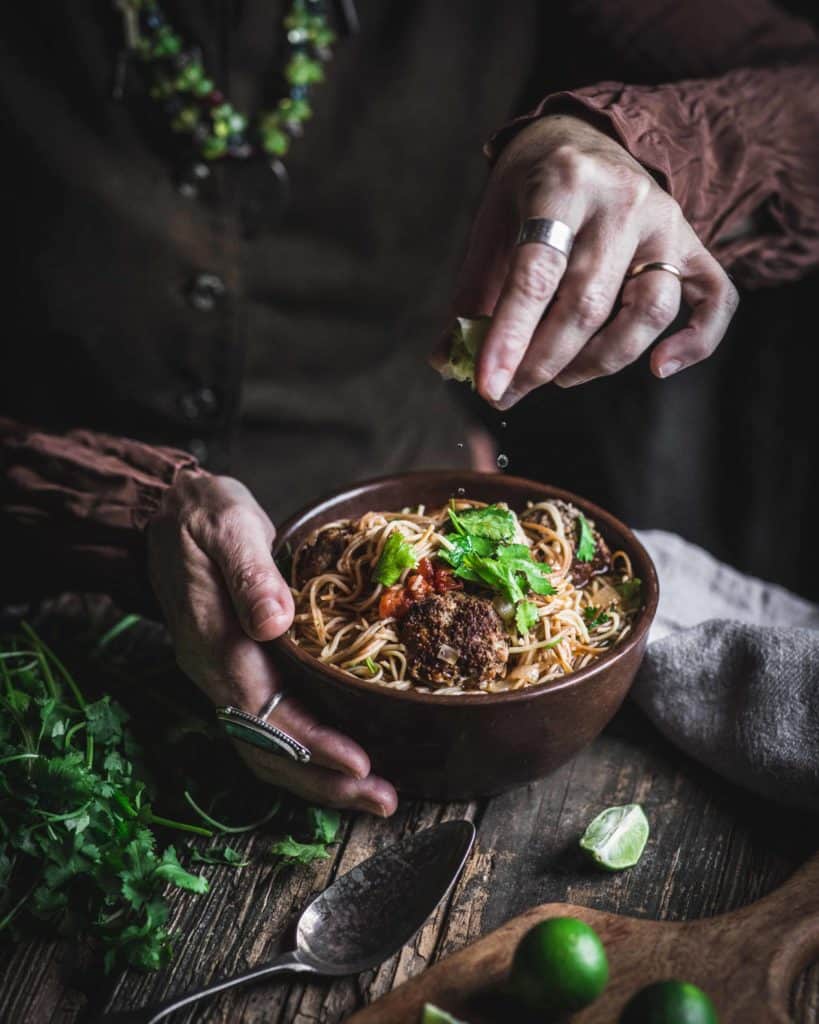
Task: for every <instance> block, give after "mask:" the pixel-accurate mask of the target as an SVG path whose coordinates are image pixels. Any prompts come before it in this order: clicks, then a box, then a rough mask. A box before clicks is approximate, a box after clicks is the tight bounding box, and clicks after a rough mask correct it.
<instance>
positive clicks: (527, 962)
mask: <svg viewBox="0 0 819 1024" xmlns="http://www.w3.org/2000/svg"><path fill="white" fill-rule="evenodd" d="M608 980H609V962H608V958H607V957H606V950H605V949H604V948H603V943H602V942H601V941H600V937H599V936H598V934H597V932H596V931H595V930H594V929H593V928H590V927H589V926H588V925H587V924H586V923H585V922H584V921H578V920H577V918H575V917H553V918H551V920H549V921H541V923H540V924H536V925H535V927H534V928H532V929H531V931H528V932H527V933H526V935H524V936H523V938H522V939H521V942H520V945H519V946H518V948H517V950H516V951H515V958H514V960H513V962H512V973H511V975H510V978H509V988H510V990H511V991H512V993H513V994H514V995H515V996H516V997H517V998H518V999H519V1000H520V1001H521V1002H522V1003H524V1004H525V1005H526V1006H528V1007H530V1008H531V1009H533V1010H539V1011H542V1012H545V1013H571V1012H572V1011H574V1010H581V1009H582V1008H583V1007H584V1006H588V1005H589V1003H592V1002H594V1000H595V999H596V998H597V997H598V996H599V995H600V993H601V992H602V991H603V989H604V988H605V987H606V983H607V982H608Z"/></svg>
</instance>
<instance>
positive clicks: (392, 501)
mask: <svg viewBox="0 0 819 1024" xmlns="http://www.w3.org/2000/svg"><path fill="white" fill-rule="evenodd" d="M460 487H463V488H464V490H465V493H466V497H468V498H472V499H475V500H477V501H486V502H497V501H505V502H507V503H508V505H509V507H510V508H512V509H514V510H516V511H521V510H522V509H523V508H525V507H526V502H527V501H544V500H547V499H550V498H562V499H564V500H565V501H570V502H572V503H573V504H574V505H576V506H577V507H578V508H580V509H582V510H583V512H584V513H585V514H586V515H587V516H588V517H589V518H591V519H593V520H594V521H595V523H596V524H597V527H598V529H599V530H600V532H601V533H602V535H603V536H604V537H605V539H606V540H607V541H608V543H609V545H610V546H611V548H612V550H615V549H621V550H623V551H625V552H627V554H628V555H629V556H630V558H631V561H632V565H633V567H634V574H635V575H636V576H638V577H639V578H640V579H641V580H642V581H643V607H642V609H641V611H640V612H639V613H638V615H637V618H636V619H635V622H634V628H633V629H632V632H631V634H630V635H629V636H628V637H627V638H626V639H625V640H624V641H623V642H622V643H620V644H618V645H617V646H616V647H614V648H613V649H612V650H611V651H610V652H609V653H607V654H604V655H603V656H602V657H600V658H599V659H598V660H597V661H596V662H595V663H594V664H593V665H590V666H588V667H587V668H584V669H581V670H580V671H579V672H575V673H573V674H571V675H569V676H566V677H565V678H562V679H558V680H557V681H554V682H549V683H541V684H539V685H537V686H531V687H529V688H527V689H524V690H517V691H514V692H509V693H495V694H477V693H476V694H465V695H450V696H436V695H435V694H434V693H417V692H414V691H412V690H392V689H389V688H387V687H384V686H380V685H379V684H378V683H371V682H367V681H366V680H362V679H355V678H354V677H352V676H350V675H347V673H345V672H342V671H341V670H340V669H336V668H333V667H331V666H328V665H323V664H321V662H319V661H317V660H316V659H315V658H313V657H312V656H311V655H310V654H307V653H306V652H305V651H303V650H302V649H301V648H300V647H299V646H298V645H297V644H294V643H293V641H292V640H290V639H288V638H287V637H286V636H285V637H281V638H280V639H278V640H275V641H273V644H272V647H273V648H274V652H275V655H274V656H275V657H276V660H277V663H278V664H279V666H280V668H281V669H282V671H283V675H284V678H285V680H286V682H287V685H288V687H290V688H292V689H293V690H294V691H295V692H297V693H298V694H299V697H300V698H301V699H302V700H303V701H304V703H305V704H306V705H307V706H308V707H310V708H311V709H312V710H313V711H314V713H315V714H316V715H317V716H319V717H320V718H321V719H323V720H324V721H326V722H327V723H328V724H332V725H334V726H335V727H336V728H338V729H340V730H341V731H342V732H345V733H347V735H349V736H352V737H353V738H354V739H355V740H357V741H358V742H359V743H360V744H361V746H362V747H364V749H365V750H366V751H367V752H368V754H369V755H370V758H371V760H372V766H373V771H374V772H376V773H377V774H379V775H381V776H383V777H384V778H386V779H389V780H390V781H391V782H392V783H393V784H394V785H395V786H396V787H397V788H398V789H399V790H401V791H402V792H403V793H406V794H411V795H414V796H422V797H427V798H430V799H435V800H452V799H469V798H472V797H478V796H488V795H490V794H493V793H500V792H503V791H504V790H506V789H511V788H512V787H514V786H519V785H521V784H522V783H526V782H531V781H532V780H534V779H539V778H542V777H543V776H544V775H548V774H549V772H552V771H554V770H555V769H556V768H558V767H559V766H560V765H562V764H563V763H564V762H566V761H568V760H569V758H571V757H573V756H574V755H575V754H576V753H577V752H578V751H579V750H581V749H582V748H583V747H585V746H586V745H587V744H588V743H590V742H591V741H592V740H593V739H594V738H595V737H596V736H597V735H598V734H599V733H600V731H601V730H602V729H603V728H604V726H605V725H606V724H607V723H608V722H609V720H610V719H611V718H612V716H613V715H614V713H615V712H616V711H617V709H618V708H619V707H620V705H621V704H622V702H623V700H624V698H625V696H626V694H627V693H628V690H629V687H630V686H631V684H632V681H633V680H634V676H635V674H636V672H637V669H638V667H639V665H640V662H641V660H642V657H643V654H644V652H645V647H646V641H647V638H648V630H649V626H650V625H651V621H652V619H653V618H654V613H655V612H656V610H657V598H658V592H659V591H658V584H657V574H656V572H655V570H654V565H653V563H652V561H651V558H650V557H649V555H648V552H647V551H646V550H645V548H644V547H643V546H642V544H641V543H640V542H639V541H638V540H637V538H636V537H635V536H634V534H633V533H632V531H631V530H629V529H628V527H627V526H624V525H623V523H621V522H620V521H619V520H617V519H615V518H614V516H612V515H609V513H608V512H605V511H603V509H601V508H598V507H597V506H596V505H593V504H592V503H591V502H589V501H586V500H585V499H584V498H580V497H578V496H577V495H575V494H571V493H569V492H568V491H562V490H559V489H558V488H556V487H550V486H548V485H546V484H541V483H537V482H536V481H534V480H526V479H524V478H522V477H514V476H506V475H505V474H500V473H497V474H496V473H472V472H463V473H461V472H450V471H442V472H421V473H405V474H401V475H395V476H389V477H382V478H381V479H378V480H371V481H368V482H367V483H363V484H359V485H357V486H355V487H351V488H349V489H347V490H344V491H338V492H336V493H335V494H333V495H331V496H330V497H328V498H325V499H324V500H323V501H320V502H319V503H318V504H315V505H313V506H312V507H310V508H309V509H307V510H305V511H303V512H301V513H299V514H298V515H296V516H294V517H293V518H292V519H290V520H289V521H288V522H287V523H286V524H285V525H284V526H283V527H282V528H281V530H280V531H279V534H278V537H277V540H276V545H275V548H274V554H276V553H278V552H280V551H281V550H282V549H283V548H284V547H285V545H288V544H289V545H290V546H291V548H292V549H293V550H295V549H296V548H297V547H298V545H299V544H300V543H301V542H302V541H303V540H304V539H305V538H306V537H307V536H308V535H309V534H311V533H312V532H313V531H314V530H315V529H317V528H318V527H320V526H322V525H324V524H325V523H328V522H331V521H332V520H334V519H343V518H348V517H349V518H355V517H357V516H360V515H361V514H362V513H364V512H367V511H378V510H383V511H393V510H399V509H402V508H406V507H407V506H413V505H418V504H423V505H426V506H427V508H440V507H441V506H443V505H445V504H447V502H448V501H449V499H450V498H451V497H452V496H453V495H454V494H455V493H456V491H457V489H458V488H460Z"/></svg>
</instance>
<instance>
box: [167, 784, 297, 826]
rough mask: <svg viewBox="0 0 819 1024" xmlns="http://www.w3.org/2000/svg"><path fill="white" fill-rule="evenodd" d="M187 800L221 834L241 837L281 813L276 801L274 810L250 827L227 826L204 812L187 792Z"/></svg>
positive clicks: (252, 823) (253, 822)
mask: <svg viewBox="0 0 819 1024" xmlns="http://www.w3.org/2000/svg"><path fill="white" fill-rule="evenodd" d="M185 799H186V800H187V801H188V803H189V804H190V805H191V807H192V808H193V809H194V810H195V811H196V813H197V814H198V815H200V817H201V818H202V820H203V821H206V822H207V823H208V824H209V825H212V826H213V827H214V828H216V829H218V830H219V831H220V832H226V833H229V834H230V835H239V834H240V833H241V832H252V831H253V829H254V828H259V827H260V826H261V825H266V824H267V822H268V821H271V820H272V819H273V818H275V816H276V815H277V814H278V813H279V801H278V800H276V802H275V804H274V805H273V807H272V809H271V810H269V811H268V812H267V814H265V816H264V817H263V818H259V820H258V821H252V822H251V823H250V824H249V825H225V824H224V823H223V822H221V821H217V820H216V818H212V817H211V816H210V815H209V814H208V813H207V812H206V811H203V810H202V808H201V807H200V806H199V804H198V803H197V802H196V801H195V800H194V799H193V797H192V796H191V795H190V793H189V792H188V791H187V789H186V790H185Z"/></svg>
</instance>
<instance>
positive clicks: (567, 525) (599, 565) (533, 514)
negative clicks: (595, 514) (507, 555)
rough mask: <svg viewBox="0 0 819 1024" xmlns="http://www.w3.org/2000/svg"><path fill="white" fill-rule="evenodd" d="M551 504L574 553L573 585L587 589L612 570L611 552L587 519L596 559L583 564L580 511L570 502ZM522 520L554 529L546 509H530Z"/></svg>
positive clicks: (571, 572)
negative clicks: (596, 579)
mask: <svg viewBox="0 0 819 1024" xmlns="http://www.w3.org/2000/svg"><path fill="white" fill-rule="evenodd" d="M551 504H552V505H554V507H555V508H556V509H557V512H558V515H559V516H560V518H561V520H562V522H563V531H564V533H565V534H566V537H567V539H568V541H569V543H570V544H571V546H572V551H573V552H574V554H573V556H572V564H571V568H570V570H569V575H570V576H571V580H572V583H573V584H574V585H575V586H576V587H585V585H586V584H587V583H588V582H589V580H590V579H591V578H592V576H599V575H600V574H601V573H604V572H608V571H609V569H611V550H610V549H609V546H608V544H606V542H605V541H604V540H603V538H602V536H601V535H600V531H599V530H598V529H597V527H596V526H595V525H594V523H593V522H592V521H591V520H590V519H588V517H587V521H588V523H589V526H590V527H591V530H592V534H593V536H594V542H595V549H594V558H593V559H592V560H591V561H590V562H581V561H580V560H579V559H578V557H577V544H578V541H579V540H580V524H579V522H578V516H579V515H580V509H578V508H575V506H574V505H571V504H569V502H568V501H559V500H558V501H553V502H552V503H551ZM520 519H521V522H524V523H526V522H529V523H540V524H541V525H543V526H549V527H551V528H554V523H553V522H552V517H551V515H550V514H549V513H548V512H547V511H546V509H545V508H529V509H527V510H526V511H525V512H524V513H522V515H521V517H520Z"/></svg>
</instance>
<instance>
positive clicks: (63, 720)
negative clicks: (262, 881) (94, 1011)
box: [0, 625, 213, 969]
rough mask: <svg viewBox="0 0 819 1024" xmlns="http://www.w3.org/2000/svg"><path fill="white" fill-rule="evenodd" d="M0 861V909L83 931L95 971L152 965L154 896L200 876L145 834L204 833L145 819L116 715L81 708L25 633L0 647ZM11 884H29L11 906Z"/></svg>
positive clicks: (163, 933) (87, 705)
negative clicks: (95, 947)
mask: <svg viewBox="0 0 819 1024" xmlns="http://www.w3.org/2000/svg"><path fill="white" fill-rule="evenodd" d="M0 682H1V683H2V690H1V691H0V834H1V835H0V865H2V874H3V882H4V889H5V892H6V897H7V905H6V906H4V908H3V911H2V912H0V917H1V918H2V920H0V926H2V927H8V926H9V925H11V924H12V922H14V921H15V920H16V919H18V917H19V916H20V915H23V914H25V915H28V916H29V917H31V918H35V919H38V920H40V921H42V922H45V923H47V924H48V925H50V926H51V927H52V929H53V930H56V931H57V932H58V933H60V932H67V933H70V934H76V933H77V932H78V931H87V932H90V933H91V934H92V935H94V936H95V937H96V938H97V939H98V940H99V941H100V942H101V943H102V946H103V948H104V949H105V965H106V968H107V969H110V968H111V967H113V966H114V964H130V965H132V966H135V967H142V968H146V969H155V968H158V967H161V966H162V965H163V964H166V963H167V962H168V960H169V959H170V955H171V937H170V935H169V933H168V930H167V927H166V925H167V919H168V904H167V901H166V898H165V896H164V892H165V890H166V888H167V886H168V885H169V884H170V885H173V886H175V887H177V888H180V889H186V890H188V891H190V892H198V893H204V892H207V889H208V883H207V880H206V879H205V878H204V877H202V876H201V875H197V874H192V873H191V872H189V871H187V870H186V869H185V868H184V867H182V865H181V864H180V863H179V860H178V858H177V855H176V851H175V849H174V847H173V846H168V847H166V848H165V849H164V850H161V851H160V850H159V849H158V848H157V845H156V838H155V836H154V833H153V831H152V826H156V825H163V826H167V827H169V828H173V829H176V830H178V831H183V832H187V833H193V834H194V835H206V836H212V835H213V833H212V832H211V831H210V830H209V829H204V828H200V827H199V826H197V825H190V824H188V823H186V822H178V821H172V820H170V819H167V818H164V817H161V816H160V815H158V814H155V813H154V811H153V810H152V807H151V799H152V798H153V795H154V794H153V792H152V791H151V789H150V787H149V785H148V783H147V781H146V779H145V777H144V772H143V766H142V752H141V750H140V748H139V746H138V745H137V744H136V742H135V740H134V739H133V736H132V735H131V733H130V732H129V730H128V726H127V721H128V715H127V712H126V711H125V710H124V709H123V708H122V707H121V706H120V705H119V704H117V703H116V702H114V701H112V700H111V699H110V697H103V698H102V699H101V700H98V701H93V702H89V701H87V700H86V699H85V697H84V696H83V694H82V692H81V691H80V688H79V686H78V685H77V683H76V681H75V680H74V678H73V676H72V675H71V674H70V673H69V671H68V669H67V668H66V667H65V665H63V663H62V662H61V661H60V660H59V659H58V658H57V656H56V655H55V654H54V653H53V652H52V651H51V650H50V649H49V648H48V647H47V646H46V645H45V644H44V643H43V641H42V640H41V639H40V637H39V636H38V635H37V634H36V633H35V632H34V630H33V629H31V628H30V627H29V626H26V625H24V626H23V631H22V632H21V633H19V634H16V635H15V636H14V637H12V638H11V639H10V640H9V641H8V642H6V643H5V644H4V645H3V646H2V648H0ZM17 879H30V880H31V881H30V882H29V883H28V885H29V888H28V890H27V892H26V893H25V894H24V896H23V897H22V898H21V896H20V893H19V886H18V885H17V884H15V881H16V880H17Z"/></svg>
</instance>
